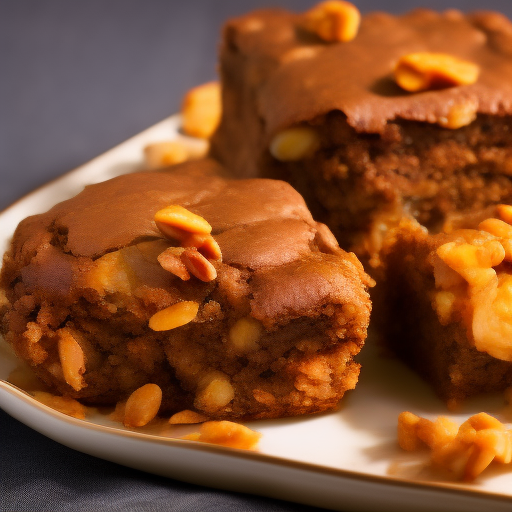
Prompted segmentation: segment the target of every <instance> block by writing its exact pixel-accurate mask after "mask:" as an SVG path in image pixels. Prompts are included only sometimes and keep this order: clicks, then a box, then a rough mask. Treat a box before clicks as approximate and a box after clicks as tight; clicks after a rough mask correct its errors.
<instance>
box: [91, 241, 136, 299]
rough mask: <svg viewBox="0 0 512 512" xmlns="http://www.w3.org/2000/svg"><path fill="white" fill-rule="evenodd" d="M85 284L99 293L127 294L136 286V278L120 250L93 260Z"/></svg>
mask: <svg viewBox="0 0 512 512" xmlns="http://www.w3.org/2000/svg"><path fill="white" fill-rule="evenodd" d="M86 285H87V286H89V287H91V288H93V289H95V290H96V291H97V292H98V293H100V294H101V295H104V294H105V293H116V292H120V293H123V294H128V293H130V291H131V290H132V288H135V287H136V285H137V278H136V275H135V273H134V271H133V269H132V268H131V267H130V266H129V265H128V264H127V263H126V261H125V258H124V256H123V253H122V251H113V252H109V253H107V254H105V255H104V256H102V257H101V258H98V259H97V260H96V261H95V262H94V267H93V268H92V269H91V270H90V271H89V272H88V273H87V276H86Z"/></svg>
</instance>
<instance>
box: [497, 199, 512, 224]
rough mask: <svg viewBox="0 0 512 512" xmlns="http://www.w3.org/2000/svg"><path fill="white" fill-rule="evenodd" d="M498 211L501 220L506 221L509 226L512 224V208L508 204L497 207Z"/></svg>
mask: <svg viewBox="0 0 512 512" xmlns="http://www.w3.org/2000/svg"><path fill="white" fill-rule="evenodd" d="M496 211H497V212H498V216H499V217H500V218H501V220H504V221H505V222H507V223H508V224H512V206H510V205H508V204H499V205H498V206H497V207H496Z"/></svg>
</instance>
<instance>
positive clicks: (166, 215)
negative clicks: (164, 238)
mask: <svg viewBox="0 0 512 512" xmlns="http://www.w3.org/2000/svg"><path fill="white" fill-rule="evenodd" d="M155 222H156V225H157V227H158V229H160V231H162V232H163V234H164V235H165V234H166V233H165V228H167V227H169V228H171V229H173V228H174V229H177V230H179V231H185V232H187V233H201V234H209V233H210V232H211V230H212V227H211V226H210V224H209V223H208V222H207V221H206V220H205V219H203V217H201V216H199V215H196V214H195V213H192V212H191V211H189V210H187V209H186V208H183V206H179V205H171V206H168V207H167V208H163V209H162V210H159V211H157V212H156V213H155ZM162 227H163V228H164V230H162Z"/></svg>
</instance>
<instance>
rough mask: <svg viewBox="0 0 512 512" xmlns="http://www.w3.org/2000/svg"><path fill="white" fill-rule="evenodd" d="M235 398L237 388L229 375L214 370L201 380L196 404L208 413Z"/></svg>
mask: <svg viewBox="0 0 512 512" xmlns="http://www.w3.org/2000/svg"><path fill="white" fill-rule="evenodd" d="M233 398H235V390H234V389H233V386H232V385H231V383H230V382H229V377H228V376H227V375H225V374H224V373H222V372H217V371H213V372H211V373H210V374H209V375H206V376H205V377H203V379H202V380H201V382H199V386H198V391H197V393H196V397H195V400H194V406H195V407H196V408H197V409H199V410H201V411H205V412H207V413H214V412H216V411H218V410H219V409H222V408H223V407H225V406H226V405H228V404H229V402H231V400H233Z"/></svg>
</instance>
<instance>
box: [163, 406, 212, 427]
mask: <svg viewBox="0 0 512 512" xmlns="http://www.w3.org/2000/svg"><path fill="white" fill-rule="evenodd" d="M205 421H208V416H205V415H204V414H201V413H199V412H195V411H190V410H188V409H185V410H184V411H180V412H177V413H176V414H173V415H172V416H171V417H170V418H169V423H170V424H171V425H189V424H193V423H204V422H205Z"/></svg>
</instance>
